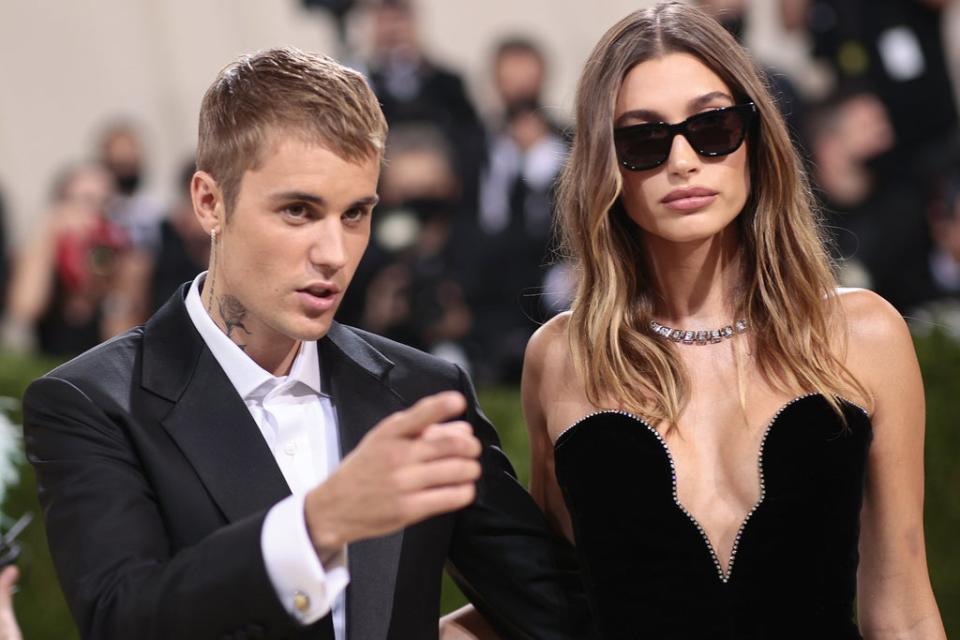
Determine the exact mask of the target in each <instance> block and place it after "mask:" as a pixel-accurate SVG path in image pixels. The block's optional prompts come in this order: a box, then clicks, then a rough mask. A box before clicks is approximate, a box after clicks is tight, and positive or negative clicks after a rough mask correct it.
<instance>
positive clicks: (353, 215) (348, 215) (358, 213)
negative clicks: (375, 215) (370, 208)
mask: <svg viewBox="0 0 960 640" xmlns="http://www.w3.org/2000/svg"><path fill="white" fill-rule="evenodd" d="M365 215H367V210H366V209H348V210H347V211H345V212H344V214H343V219H344V220H347V221H349V222H359V221H360V220H361V219H363V216H365Z"/></svg>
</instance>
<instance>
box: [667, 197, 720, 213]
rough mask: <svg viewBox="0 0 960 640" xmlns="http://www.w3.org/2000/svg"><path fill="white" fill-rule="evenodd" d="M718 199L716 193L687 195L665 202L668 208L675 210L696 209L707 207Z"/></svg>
mask: <svg viewBox="0 0 960 640" xmlns="http://www.w3.org/2000/svg"><path fill="white" fill-rule="evenodd" d="M716 199H717V194H715V193H714V194H712V195H709V196H686V197H684V198H676V199H674V200H668V201H665V202H664V203H663V204H664V205H665V206H666V207H667V208H668V209H673V210H675V211H696V210H697V209H702V208H704V207H706V206H707V205H709V204H710V203H711V202H713V201H714V200H716Z"/></svg>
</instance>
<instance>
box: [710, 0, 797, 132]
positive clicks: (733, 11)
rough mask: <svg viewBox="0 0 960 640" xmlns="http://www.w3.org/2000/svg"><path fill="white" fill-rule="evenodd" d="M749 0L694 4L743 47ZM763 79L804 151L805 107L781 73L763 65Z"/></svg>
mask: <svg viewBox="0 0 960 640" xmlns="http://www.w3.org/2000/svg"><path fill="white" fill-rule="evenodd" d="M750 2H751V0H697V2H696V3H695V4H697V6H699V7H700V8H701V9H703V11H704V12H706V13H707V14H709V15H710V16H711V17H712V18H714V19H715V20H716V21H717V22H719V23H720V24H721V25H722V26H723V28H724V29H726V30H727V31H728V32H729V33H730V35H732V36H733V37H734V38H735V39H736V41H737V42H739V43H740V44H744V37H745V36H746V33H747V28H748V26H749V25H748V17H749V9H750ZM761 66H762V68H763V71H764V73H765V74H766V79H767V81H768V82H769V83H770V89H771V91H770V92H771V94H772V95H773V98H774V100H776V102H777V107H779V109H780V113H781V114H782V115H783V118H784V120H785V121H786V123H787V130H788V131H789V132H790V137H791V138H792V139H793V141H794V143H796V144H798V145H799V146H800V148H801V149H803V148H805V141H804V139H803V135H802V134H803V130H804V129H803V121H804V114H805V112H806V108H807V103H806V100H805V99H804V98H803V96H801V95H800V93H799V92H798V91H797V88H796V86H795V85H794V84H793V82H792V81H791V80H790V78H789V77H787V76H786V75H785V74H784V73H782V72H781V71H778V70H777V69H775V68H773V67H771V66H769V65H766V64H762V63H761Z"/></svg>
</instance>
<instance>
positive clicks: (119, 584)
mask: <svg viewBox="0 0 960 640" xmlns="http://www.w3.org/2000/svg"><path fill="white" fill-rule="evenodd" d="M108 412H109V409H103V408H102V407H101V405H100V404H98V403H96V402H94V401H93V400H91V398H90V397H88V395H87V394H86V393H85V392H84V391H82V390H81V389H80V388H78V387H77V386H76V385H75V384H73V383H72V382H69V381H67V380H64V379H61V378H57V377H53V376H47V377H44V378H41V379H39V380H37V381H35V382H34V383H33V384H32V385H31V386H30V387H29V388H28V390H27V392H26V394H25V396H24V434H25V443H26V448H27V452H28V456H29V459H30V461H31V462H32V463H33V465H34V468H35V469H36V472H37V483H38V487H39V493H40V502H41V504H42V506H43V510H44V518H45V521H46V529H47V534H48V541H49V546H50V550H51V553H52V555H53V559H54V564H55V565H56V567H57V572H58V574H59V577H60V582H61V584H62V585H63V587H64V592H65V594H66V596H67V601H68V603H69V605H70V608H71V610H72V612H73V615H74V619H75V620H76V621H77V624H78V627H79V629H80V633H81V635H82V637H84V638H92V639H96V640H113V639H116V640H131V639H133V638H137V639H138V640H152V639H158V640H159V639H161V638H164V639H167V638H178V639H181V640H183V639H191V638H198V639H199V638H220V637H230V638H258V637H263V638H278V637H288V636H291V635H296V630H297V625H296V622H295V621H294V620H293V619H292V618H291V617H290V616H288V615H287V613H286V612H285V611H284V609H283V607H282V605H281V603H280V602H279V600H278V599H277V597H276V595H275V593H274V591H273V587H272V585H271V583H270V581H269V578H268V576H267V573H266V568H265V567H264V564H263V560H262V556H261V551H260V531H261V527H262V524H263V519H264V517H265V516H266V511H264V512H262V513H256V514H253V515H251V516H250V517H248V518H246V519H244V520H241V521H238V522H234V523H232V524H229V525H227V526H224V527H222V528H219V529H217V530H216V531H215V532H214V533H213V534H211V535H209V536H208V537H206V538H205V539H203V540H201V541H200V542H198V543H197V544H195V545H192V546H190V547H188V548H185V549H181V550H179V551H178V552H177V553H175V554H174V553H172V552H171V549H170V546H171V545H170V542H169V541H168V539H167V537H166V534H165V525H164V514H162V513H161V511H160V509H159V507H158V505H157V501H156V500H155V497H154V495H153V491H152V489H151V482H150V478H148V477H145V472H144V471H143V467H142V465H141V464H140V462H139V461H138V457H137V453H136V451H135V449H134V447H133V446H132V445H131V443H130V442H129V441H128V440H127V436H126V434H125V433H124V432H123V430H122V428H121V427H120V426H119V423H120V422H122V418H120V417H117V416H111V415H108ZM254 620H255V621H257V623H256V624H251V623H250V622H249V621H254Z"/></svg>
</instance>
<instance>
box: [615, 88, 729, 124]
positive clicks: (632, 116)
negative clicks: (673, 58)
mask: <svg viewBox="0 0 960 640" xmlns="http://www.w3.org/2000/svg"><path fill="white" fill-rule="evenodd" d="M714 100H729V101H730V104H733V102H734V100H733V96H731V95H729V94H727V93H724V92H723V91H711V92H710V93H705V94H703V95H702V96H697V97H696V98H694V99H693V100H691V101H690V102H688V103H687V110H688V111H690V112H694V111H699V110H700V109H702V108H703V107H705V106H706V105H708V104H710V103H711V102H713V101H714ZM627 120H646V121H647V122H667V117H666V116H664V115H663V114H662V113H660V112H659V111H656V110H653V109H632V110H630V111H625V112H624V113H621V114H620V117H619V118H617V119H616V120H615V121H614V123H613V126H614V128H616V127H622V126H623V124H624V122H626V121H627Z"/></svg>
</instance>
